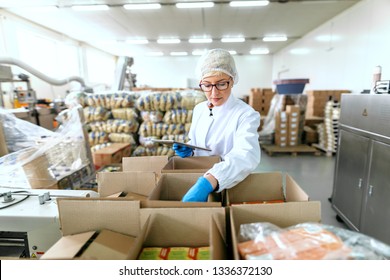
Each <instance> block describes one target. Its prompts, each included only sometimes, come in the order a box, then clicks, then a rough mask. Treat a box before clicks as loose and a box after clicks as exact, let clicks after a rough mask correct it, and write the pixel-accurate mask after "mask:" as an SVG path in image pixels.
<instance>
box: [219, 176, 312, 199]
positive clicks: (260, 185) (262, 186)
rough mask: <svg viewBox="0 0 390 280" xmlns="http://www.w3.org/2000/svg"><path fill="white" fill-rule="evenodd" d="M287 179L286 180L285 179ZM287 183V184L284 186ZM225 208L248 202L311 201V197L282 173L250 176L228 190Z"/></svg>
mask: <svg viewBox="0 0 390 280" xmlns="http://www.w3.org/2000/svg"><path fill="white" fill-rule="evenodd" d="M284 177H285V178H284ZM284 181H285V184H284ZM225 197H226V199H225V201H224V205H225V206H230V205H231V204H241V203H244V202H245V203H248V202H251V203H253V202H261V201H275V200H284V201H286V202H293V201H294V202H297V201H309V196H308V195H307V194H306V193H305V192H304V191H303V190H302V189H301V187H300V186H299V185H298V184H297V183H296V182H295V181H294V179H293V178H292V177H291V176H290V175H288V174H285V176H284V175H283V174H282V173H281V172H264V173H252V174H249V175H248V177H246V178H245V179H244V180H243V181H241V182H240V183H238V184H237V185H236V186H234V187H233V188H231V189H228V190H226V196H225Z"/></svg>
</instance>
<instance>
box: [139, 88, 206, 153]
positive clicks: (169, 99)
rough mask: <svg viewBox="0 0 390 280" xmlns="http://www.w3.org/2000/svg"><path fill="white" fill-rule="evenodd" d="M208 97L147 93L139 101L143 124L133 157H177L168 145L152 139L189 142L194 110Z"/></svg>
mask: <svg viewBox="0 0 390 280" xmlns="http://www.w3.org/2000/svg"><path fill="white" fill-rule="evenodd" d="M204 100H205V97H204V95H203V94H202V93H200V92H199V93H197V92H184V91H182V92H179V91H164V92H148V93H145V94H143V95H141V96H140V97H139V98H138V100H137V109H138V110H139V111H140V112H141V117H142V123H141V125H140V127H139V130H138V134H139V143H140V145H139V146H138V147H137V148H136V149H135V150H134V152H133V156H156V155H168V156H172V155H173V154H174V152H173V150H172V149H171V147H169V146H164V145H160V144H157V143H155V142H153V139H162V140H175V141H180V142H187V141H188V140H189V139H188V137H187V135H188V132H189V129H190V126H191V120H192V109H193V108H194V107H195V105H196V104H198V103H199V102H201V101H204Z"/></svg>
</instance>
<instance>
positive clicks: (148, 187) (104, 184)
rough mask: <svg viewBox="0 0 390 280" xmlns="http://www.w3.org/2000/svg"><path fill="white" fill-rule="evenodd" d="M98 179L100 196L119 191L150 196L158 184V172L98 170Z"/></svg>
mask: <svg viewBox="0 0 390 280" xmlns="http://www.w3.org/2000/svg"><path fill="white" fill-rule="evenodd" d="M96 181H97V184H98V193H99V194H100V197H107V196H110V195H113V194H116V193H119V192H123V193H125V194H126V193H129V192H131V193H135V194H139V195H143V196H149V195H150V193H151V192H152V190H153V189H154V188H155V186H156V173H154V172H150V171H149V172H147V171H145V172H143V171H133V172H130V171H129V172H98V173H97V174H96Z"/></svg>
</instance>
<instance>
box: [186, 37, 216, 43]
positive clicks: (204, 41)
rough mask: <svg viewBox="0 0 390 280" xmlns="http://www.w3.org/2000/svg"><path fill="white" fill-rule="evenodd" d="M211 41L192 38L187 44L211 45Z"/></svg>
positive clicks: (209, 39)
mask: <svg viewBox="0 0 390 280" xmlns="http://www.w3.org/2000/svg"><path fill="white" fill-rule="evenodd" d="M212 41H213V39H211V38H192V39H189V40H188V43H191V44H202V43H211V42H212Z"/></svg>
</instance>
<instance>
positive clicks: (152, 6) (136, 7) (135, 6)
mask: <svg viewBox="0 0 390 280" xmlns="http://www.w3.org/2000/svg"><path fill="white" fill-rule="evenodd" d="M123 8H125V9H126V10H156V9H161V4H159V3H151V4H126V5H123Z"/></svg>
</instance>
